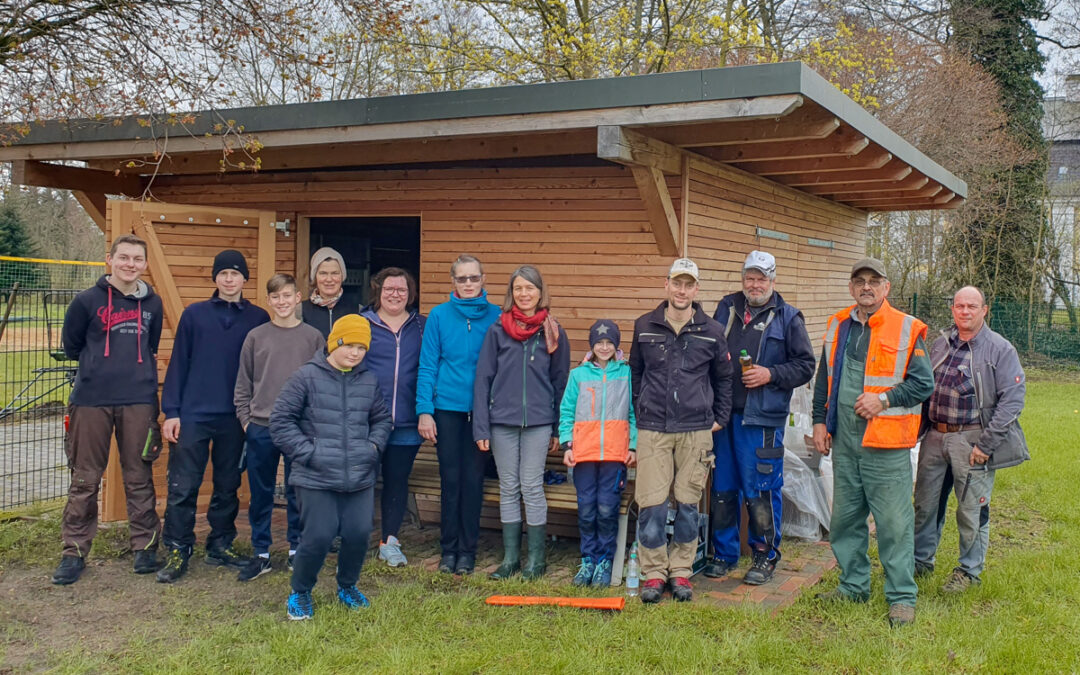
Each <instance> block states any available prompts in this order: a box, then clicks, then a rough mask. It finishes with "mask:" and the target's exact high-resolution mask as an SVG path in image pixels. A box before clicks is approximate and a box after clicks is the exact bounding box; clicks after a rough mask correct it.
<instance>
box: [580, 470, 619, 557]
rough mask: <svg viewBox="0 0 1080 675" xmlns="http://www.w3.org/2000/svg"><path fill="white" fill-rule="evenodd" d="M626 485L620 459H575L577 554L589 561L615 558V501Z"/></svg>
mask: <svg viewBox="0 0 1080 675" xmlns="http://www.w3.org/2000/svg"><path fill="white" fill-rule="evenodd" d="M625 486H626V465H624V464H623V463H622V462H579V463H578V464H576V465H575V466H574V488H575V489H576V490H577V504H578V529H579V530H581V557H582V558H591V559H592V561H593V562H596V563H598V562H600V561H601V560H614V559H615V539H616V535H618V533H619V502H620V500H621V499H622V492H623V488H624V487H625Z"/></svg>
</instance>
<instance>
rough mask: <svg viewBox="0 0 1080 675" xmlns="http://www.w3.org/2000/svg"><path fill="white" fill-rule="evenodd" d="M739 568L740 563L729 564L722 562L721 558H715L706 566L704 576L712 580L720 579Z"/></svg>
mask: <svg viewBox="0 0 1080 675" xmlns="http://www.w3.org/2000/svg"><path fill="white" fill-rule="evenodd" d="M738 566H739V563H734V562H728V561H726V560H721V559H720V558H713V559H712V560H710V561H709V564H708V565H706V566H705V571H704V574H705V576H707V577H709V578H710V579H719V578H720V577H726V576H727V575H728V574H729V573H730V572H731V570H733V569H735V568H736V567H738Z"/></svg>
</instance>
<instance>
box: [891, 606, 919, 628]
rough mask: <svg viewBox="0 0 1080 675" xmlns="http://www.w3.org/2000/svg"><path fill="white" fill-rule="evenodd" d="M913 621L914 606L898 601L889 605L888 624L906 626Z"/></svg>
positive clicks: (895, 626)
mask: <svg viewBox="0 0 1080 675" xmlns="http://www.w3.org/2000/svg"><path fill="white" fill-rule="evenodd" d="M914 622H915V608H914V607H912V606H911V605H901V604H899V603H896V604H892V605H889V625H890V626H892V627H893V628H899V627H900V626H906V625H908V624H910V623H914Z"/></svg>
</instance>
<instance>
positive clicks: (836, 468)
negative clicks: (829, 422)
mask: <svg viewBox="0 0 1080 675" xmlns="http://www.w3.org/2000/svg"><path fill="white" fill-rule="evenodd" d="M862 391H863V364H862V363H859V362H858V361H855V360H854V359H852V358H850V355H848V356H847V357H846V358H845V360H844V365H843V370H842V372H841V375H840V390H839V392H838V396H837V406H836V411H837V428H836V434H835V436H834V437H833V445H832V461H833V513H832V524H831V531H830V533H829V543H830V544H831V545H832V550H833V555H834V556H836V562H837V563H838V564H839V565H840V587H839V588H840V591H841V592H843V593H845V594H846V595H848V596H849V597H851V598H852V599H855V600H866V599H868V598H869V597H870V556H869V554H868V552H867V549H868V548H869V546H870V528H869V525H868V524H867V516H868V515H870V514H873V516H874V523H875V525H876V527H877V542H878V557H879V559H880V560H881V566H882V567H883V568H884V569H885V599H886V600H887V601H888V602H889V604H890V605H893V604H902V605H911V606H912V607H914V606H915V597H916V594H917V592H918V587H917V586H916V585H915V510H914V508H913V506H912V502H911V492H912V478H911V456H910V450H907V449H905V450H879V449H876V448H866V447H863V445H862V437H863V432H865V431H866V421H865V420H864V419H862V418H861V417H859V416H858V415H857V414H856V413H855V399H856V398H858V396H859V394H861V393H862Z"/></svg>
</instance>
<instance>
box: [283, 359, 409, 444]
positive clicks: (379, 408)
mask: <svg viewBox="0 0 1080 675" xmlns="http://www.w3.org/2000/svg"><path fill="white" fill-rule="evenodd" d="M374 377H375V376H374V374H372V378H374ZM279 400H280V399H279ZM368 429H369V432H368V440H369V441H371V442H372V443H373V444H374V445H375V447H376V448H378V450H379V453H380V454H382V453H383V452H384V451H385V450H386V443H387V441H389V440H390V432H391V431H393V430H394V419H393V417H392V416H391V414H390V408H388V407H386V401H385V400H384V399H383V395H382V391H381V390H380V389H379V386H378V382H376V385H375V388H374V391H373V395H372V399H371V411H370V412H368Z"/></svg>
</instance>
